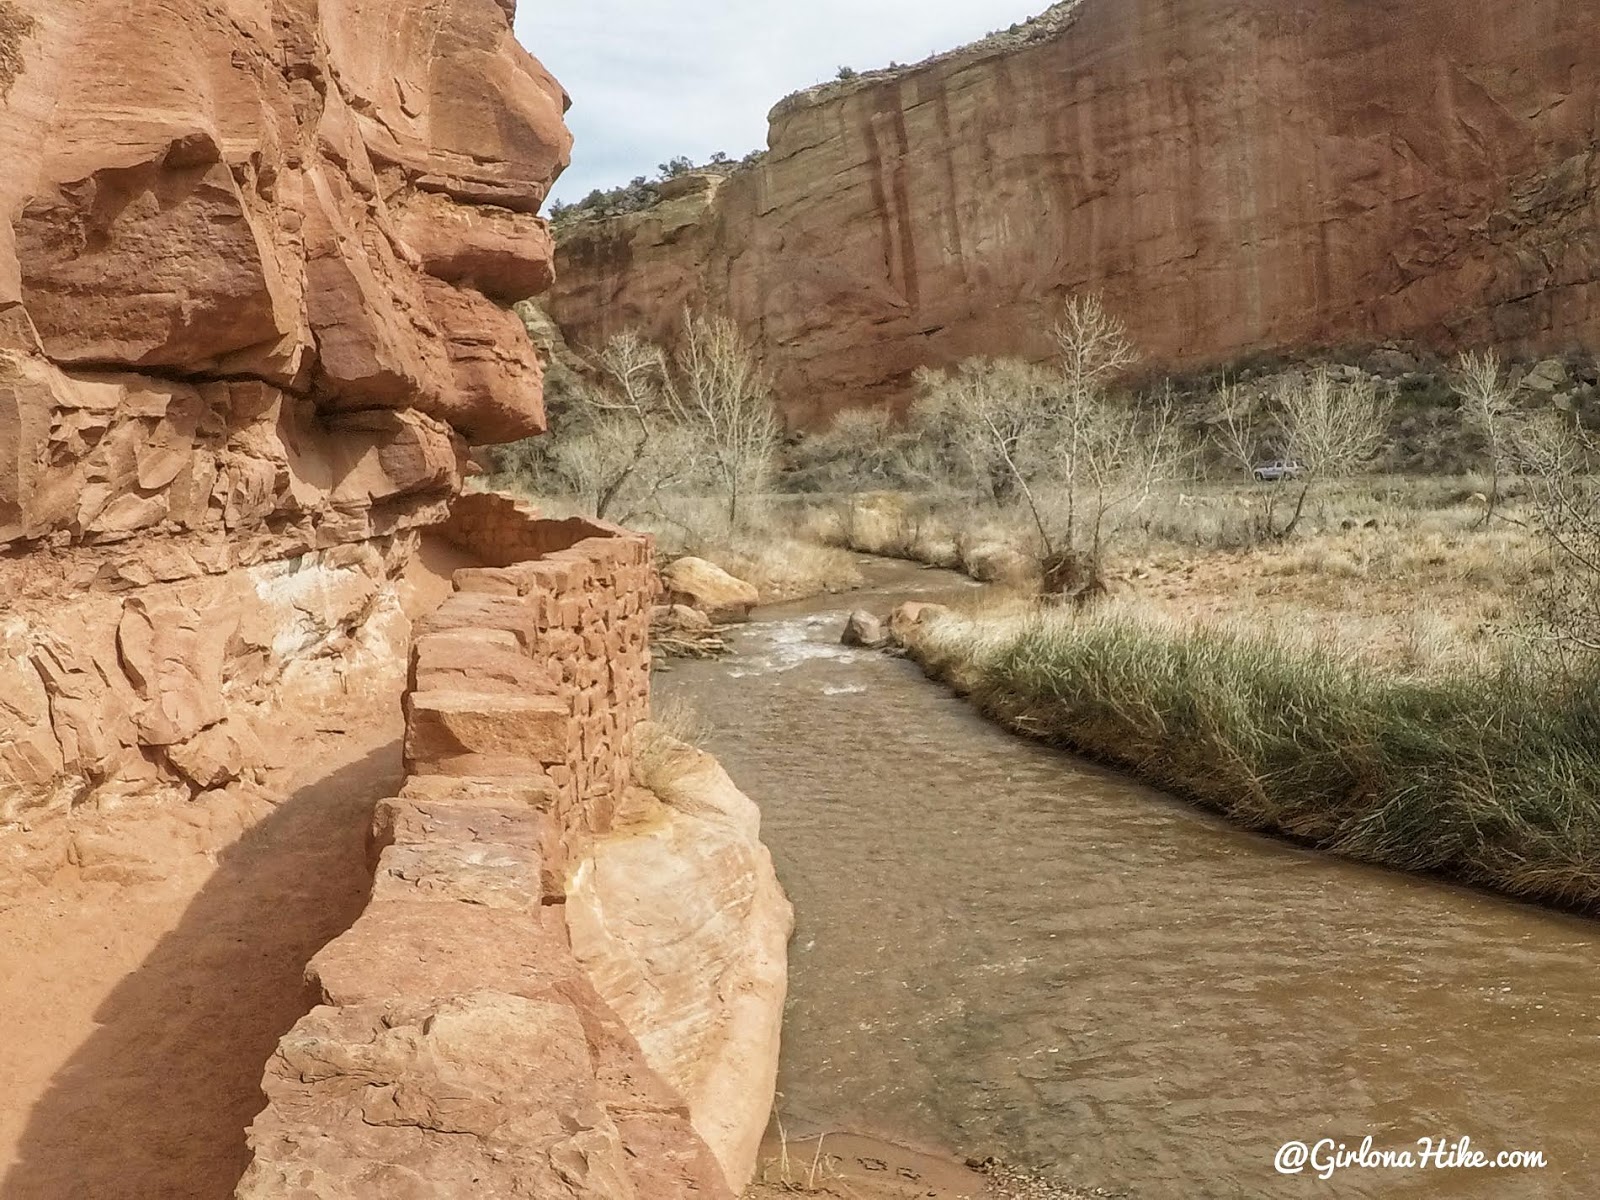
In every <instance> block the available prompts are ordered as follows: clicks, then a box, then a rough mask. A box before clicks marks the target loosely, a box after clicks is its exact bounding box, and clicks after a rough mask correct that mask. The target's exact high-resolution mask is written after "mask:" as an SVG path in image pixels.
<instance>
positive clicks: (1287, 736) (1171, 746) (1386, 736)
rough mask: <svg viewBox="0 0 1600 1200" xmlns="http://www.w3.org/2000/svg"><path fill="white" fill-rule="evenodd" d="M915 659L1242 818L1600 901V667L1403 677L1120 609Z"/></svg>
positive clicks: (1512, 658)
mask: <svg viewBox="0 0 1600 1200" xmlns="http://www.w3.org/2000/svg"><path fill="white" fill-rule="evenodd" d="M1427 636H1428V633H1427V631H1426V630H1419V637H1421V638H1423V639H1426V637H1427ZM917 653H918V656H919V658H921V659H922V661H923V662H924V664H925V665H926V666H927V667H928V668H929V669H930V670H931V671H933V672H934V673H936V674H940V675H943V676H947V677H948V676H959V678H960V681H961V683H962V685H963V687H964V690H969V691H970V692H971V694H972V695H973V698H974V699H975V701H976V702H977V703H978V704H979V705H980V707H982V708H983V709H984V710H985V711H986V712H988V713H989V714H990V715H992V716H994V717H996V718H997V719H999V720H1001V721H1002V722H1004V723H1005V724H1007V725H1009V726H1010V727H1011V728H1013V729H1015V730H1017V731H1019V732H1023V733H1027V734H1029V735H1032V736H1035V737H1039V738H1042V739H1045V740H1048V741H1051V742H1054V743H1058V744H1060V745H1063V746H1067V747H1070V748H1071V749H1073V750H1076V751H1078V752H1080V753H1084V754H1087V755H1090V756H1092V757H1095V758H1098V759H1101V760H1103V761H1106V762H1108V763H1113V764H1115V765H1117V766H1119V767H1122V768H1124V769H1126V770H1129V771H1131V772H1132V773H1134V774H1136V775H1138V776H1139V777H1141V778H1143V779H1145V780H1147V781H1149V782H1151V783H1153V784H1155V785H1157V786H1159V787H1162V788H1166V789H1169V790H1172V791H1175V792H1177V793H1179V794H1182V795H1186V796H1188V797H1190V798H1192V799H1194V800H1196V801H1198V802H1199V803H1202V804H1204V805H1206V806H1208V807H1211V808H1214V809H1216V810H1218V811H1219V812H1221V813H1223V814H1225V815H1226V816H1228V817H1229V818H1231V819H1232V820H1235V821H1237V822H1239V823H1240V824H1242V825H1245V826H1247V827H1249V828H1252V829H1261V830H1267V831H1271V832H1275V833H1280V834H1285V835H1287V836H1290V837H1293V838H1296V839H1298V840H1302V841H1305V842H1307V843H1309V844H1312V845H1315V846H1317V847H1320V848H1323V849H1326V850H1330V851H1333V852H1335V853H1338V854H1342V855H1346V856H1348V857H1351V858H1356V859H1361V860H1363V861H1366V862H1372V863H1377V864H1381V865H1384V866H1389V867H1396V868H1400V869H1405V870H1415V871H1428V872H1438V873H1441V874H1445V875H1449V876H1452V877H1455V878H1458V879H1462V880H1464V881H1466V882H1469V883H1474V884H1480V885H1483V886H1486V887H1491V888H1494V889H1497V890H1499V891H1503V892H1506V893H1508V894H1511V895H1515V896H1525V897H1529V898H1532V899H1537V900H1542V901H1547V902H1551V903H1555V904H1561V905H1574V906H1579V907H1583V908H1593V907H1596V906H1600V678H1597V676H1596V674H1595V673H1594V672H1593V671H1590V672H1588V673H1583V674H1573V675H1557V674H1551V673H1548V672H1546V671H1545V670H1544V669H1543V668H1542V667H1541V666H1540V664H1538V663H1535V662H1532V661H1530V660H1529V659H1528V658H1527V657H1526V656H1522V655H1515V654H1512V655H1506V656H1502V657H1500V658H1498V659H1496V660H1492V661H1488V662H1485V663H1482V664H1479V665H1477V666H1475V667H1471V668H1463V669H1460V670H1457V671H1452V672H1448V673H1443V674H1436V675H1429V676H1420V677H1402V676H1398V675H1395V674H1392V673H1388V672H1380V671H1373V670H1371V669H1369V668H1368V667H1366V666H1364V665H1363V664H1361V663H1360V662H1359V661H1358V660H1357V659H1356V658H1355V657H1354V656H1353V655H1351V654H1349V653H1347V652H1345V651H1344V650H1342V649H1341V648H1340V647H1339V646H1337V645H1335V644H1332V643H1330V642H1328V641H1326V640H1323V639H1321V638H1320V637H1319V635H1317V634H1312V633H1307V634H1305V635H1303V636H1302V637H1301V638H1300V639H1299V640H1298V641H1297V640H1295V639H1291V638H1288V637H1285V636H1281V635H1274V634H1271V633H1263V632H1261V631H1258V630H1257V631H1245V630H1242V629H1224V628H1216V627H1211V626H1206V625H1199V624H1193V623H1179V622H1176V621H1173V620H1171V619H1169V618H1165V617H1162V616H1160V615H1156V614H1151V613H1148V612H1146V613H1131V612H1129V611H1128V610H1127V609H1126V608H1119V607H1117V606H1109V607H1107V608H1105V609H1103V610H1101V611H1099V612H1097V613H1094V614H1092V615H1085V616H1074V615H1072V614H1070V613H1064V612H1060V611H1055V612H1039V613H1035V614H1034V615H1033V616H1032V617H1031V618H1028V619H1024V620H1017V619H1015V618H1012V619H1009V620H1008V621H1006V622H1005V623H1003V624H1000V625H998V626H995V625H990V624H988V623H986V622H984V621H981V620H979V621H974V620H972V619H970V618H962V617H950V618H946V619H944V620H942V621H935V622H934V623H933V624H932V626H931V628H930V629H929V631H928V633H927V636H926V638H925V639H924V641H923V644H922V645H921V646H920V647H918V648H917Z"/></svg>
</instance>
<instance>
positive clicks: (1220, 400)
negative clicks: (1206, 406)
mask: <svg viewBox="0 0 1600 1200" xmlns="http://www.w3.org/2000/svg"><path fill="white" fill-rule="evenodd" d="M1212 406H1213V408H1214V409H1215V410H1216V414H1217V415H1216V419H1215V420H1213V421H1212V423H1211V426H1210V431H1209V432H1210V436H1211V441H1212V443H1213V444H1214V445H1215V446H1216V447H1217V449H1218V450H1219V451H1220V452H1221V453H1222V455H1223V457H1224V458H1226V459H1227V460H1228V461H1229V462H1232V463H1234V464H1236V465H1237V466H1238V467H1239V468H1240V470H1242V471H1243V472H1244V474H1245V477H1246V478H1248V477H1249V476H1250V475H1251V474H1252V473H1253V472H1254V471H1255V468H1256V465H1257V462H1258V461H1259V460H1258V459H1257V457H1256V452H1257V449H1258V447H1259V446H1260V444H1261V430H1260V427H1259V424H1258V422H1257V413H1256V403H1255V399H1254V397H1252V396H1251V395H1250V394H1249V393H1247V392H1246V391H1245V389H1244V388H1243V387H1241V386H1240V385H1239V384H1238V383H1236V382H1230V381H1229V380H1227V379H1224V380H1223V381H1222V382H1221V383H1219V384H1218V385H1217V388H1216V391H1215V392H1214V393H1213V394H1212Z"/></svg>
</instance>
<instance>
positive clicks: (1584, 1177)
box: [657, 563, 1600, 1200]
mask: <svg viewBox="0 0 1600 1200" xmlns="http://www.w3.org/2000/svg"><path fill="white" fill-rule="evenodd" d="M867 570H868V573H869V575H870V577H871V586H870V588H869V590H868V591H867V592H865V593H856V594H854V595H851V596H848V597H833V598H824V599H821V600H815V601H809V602H805V603H801V604H797V605H791V606H787V607H783V608H776V609H771V610H767V611H765V612H763V613H760V614H758V619H757V621H756V622H755V623H753V624H752V625H750V626H749V627H747V628H744V629H742V630H740V631H739V632H738V633H736V634H735V635H734V637H733V642H734V645H735V649H736V654H735V656H734V657H732V658H729V659H726V660H723V661H720V662H712V663H690V664H678V665H675V666H674V667H673V669H672V670H671V671H669V672H665V673H663V674H662V676H661V677H660V678H659V680H658V684H657V687H658V692H659V694H660V695H661V696H663V697H673V696H677V697H681V698H683V699H685V700H687V701H689V702H690V703H692V704H693V705H694V707H695V708H697V709H698V710H699V711H700V713H701V714H702V715H703V716H704V717H705V718H706V719H707V720H708V721H709V722H710V724H711V725H712V727H713V729H714V732H713V734H712V736H711V738H710V742H709V747H708V748H710V749H711V750H712V751H714V752H715V753H716V754H717V755H718V756H719V757H721V759H722V760H723V762H724V764H725V765H726V766H727V768H728V770H729V771H730V772H731V773H732V775H733V777H734V778H735V779H736V780H737V781H738V782H739V783H740V785H741V786H742V787H743V788H744V790H745V791H746V792H748V793H749V794H750V795H751V796H752V797H754V798H755V799H756V800H757V801H759V802H760V804H761V807H762V809H763V812H764V821H765V825H764V835H765V837H766V840H767V842H768V844H769V845H770V846H771V847H772V851H773V854H774V857H775V858H776V860H777V865H778V871H779V874H780V876H781V877H782V879H783V882H784V884H785V886H786V887H787V888H788V890H789V893H790V895H791V897H792V898H793V900H794V903H795V908H796V910H797V915H798V928H797V932H796V936H795V941H794V945H793V948H792V952H791V981H790V999H789V1006H788V1012H787V1022H786V1028H785V1039H786V1040H785V1045H784V1061H783V1068H782V1077H781V1080H780V1085H779V1086H780V1090H781V1092H782V1099H781V1102H780V1105H781V1111H782V1112H783V1114H784V1115H785V1119H786V1122H787V1123H788V1125H789V1127H790V1129H791V1131H793V1130H795V1129H800V1130H805V1129H831V1128H841V1129H843V1128H849V1129H855V1130H858V1131H861V1132H865V1133H872V1134H877V1135H880V1136H886V1137H890V1138H893V1139H899V1140H902V1141H908V1142H911V1143H918V1144H923V1145H929V1146H937V1147H943V1148H947V1149H949V1150H952V1151H955V1152H957V1153H959V1154H995V1155H997V1156H999V1157H1001V1158H1004V1159H1007V1160H1009V1161H1015V1162H1019V1163H1022V1164H1026V1165H1030V1166H1035V1167H1044V1168H1049V1169H1051V1170H1052V1171H1053V1172H1054V1173H1056V1174H1059V1175H1060V1176H1062V1177H1063V1178H1065V1179H1067V1180H1069V1181H1071V1182H1075V1183H1078V1184H1081V1185H1088V1186H1099V1187H1103V1188H1106V1189H1107V1190H1108V1191H1111V1192H1113V1193H1116V1194H1124V1193H1126V1194H1129V1195H1134V1196H1140V1197H1155V1198H1165V1197H1182V1198H1188V1197H1228V1198H1233V1197H1255V1196H1297V1195H1306V1196H1311V1195H1317V1196H1335V1197H1369V1196H1370V1197H1424V1196H1426V1197H1435V1196H1438V1197H1443V1196H1450V1197H1484V1198H1493V1200H1501V1198H1507V1197H1510V1198H1516V1197H1564V1196H1573V1197H1584V1196H1595V1195H1600V1133H1597V1132H1596V1129H1595V1125H1596V1117H1597V1116H1600V1100H1597V1098H1596V1089H1597V1087H1600V1036H1597V1035H1600V925H1597V924H1595V923H1594V922H1591V921H1588V920H1585V919H1581V918H1577V917H1571V916H1565V915H1561V914H1556V913H1550V912H1546V911H1542V910H1540V909H1537V908H1533V907H1528V906H1523V905H1519V904H1515V903H1511V902H1509V901H1505V900H1501V899H1497V898H1495V897H1492V896H1488V895H1484V894H1480V893H1476V892H1473V891H1470V890H1467V889H1463V888H1457V887H1453V886H1450V885H1448V884H1444V883H1440V882H1438V881H1434V880H1428V879H1421V878H1413V877H1410V876H1406V875H1402V874H1395V873H1390V872H1386V871H1381V870H1377V869H1370V868H1366V867H1363V866H1360V865H1356V864H1352V863H1348V862H1342V861H1340V860H1338V859H1334V858H1331V857H1328V856H1325V855H1322V854H1318V853H1313V852H1310V851H1304V850H1300V849H1297V848H1295V847H1292V846H1289V845H1285V844H1283V843H1280V842H1276V841H1273V840H1271V839H1268V838H1264V837H1258V836H1255V835H1252V834H1248V833H1244V832H1241V831H1238V830H1236V829H1233V828H1231V827H1229V826H1227V825H1226V824H1224V823H1222V822H1220V821H1218V820H1215V819H1213V818H1211V817H1210V816H1208V815H1206V814H1204V813H1202V812H1200V811H1197V810H1196V809H1194V808H1193V807H1191V806H1189V805H1187V804H1185V803H1182V802H1179V801H1176V800H1173V799H1171V798H1169V797H1166V796H1163V795H1162V794H1161V793H1159V792H1155V791H1152V790H1150V789H1148V788H1145V787H1142V786H1140V785H1138V784H1136V783H1133V782H1131V781H1129V780H1128V779H1126V778H1124V777H1122V776H1120V775H1117V774H1115V773H1113V772H1110V771H1106V770H1102V769H1100V768H1098V767H1095V766H1093V765H1090V764H1088V763H1085V762H1082V761H1080V760H1077V759H1074V758H1072V757H1070V756H1067V755H1064V754H1060V753H1057V752H1055V751H1052V750H1049V749H1046V748H1043V747H1040V746H1037V745H1034V744H1031V743H1029V742H1027V741H1024V740H1022V739H1019V738H1016V737H1013V736H1011V735H1010V734H1008V733H1006V732H1004V731H1002V730H1001V729H999V728H998V727H996V726H994V725H991V724H989V723H988V722H986V721H985V720H983V719H982V718H980V717H979V716H977V715H976V714H975V713H974V712H973V711H972V710H971V709H970V708H969V707H968V706H967V704H966V703H965V702H963V701H961V700H959V699H956V698H954V697H953V696H951V695H950V694H949V693H948V692H947V691H946V690H945V689H943V688H942V687H939V686H936V685H934V684H932V683H930V682H928V681H926V680H925V679H924V678H923V677H922V675H921V673H920V672H919V671H918V670H917V669H916V668H915V667H914V666H912V665H911V664H909V663H906V662H904V661H899V660H896V659H892V658H889V657H886V656H883V655H879V654H875V653H870V652H866V651H855V650H847V649H844V648H842V647H841V646H839V645H838V637H839V632H840V629H841V627H842V625H843V621H844V618H845V615H846V614H847V613H848V611H849V610H850V609H851V608H856V607H866V608H869V609H875V610H880V611H884V612H886V611H887V610H888V609H889V608H890V607H892V604H893V602H894V601H896V600H898V599H903V598H913V597H923V598H927V597H929V596H930V595H931V596H933V597H934V598H937V596H938V595H939V594H941V593H948V592H951V591H955V590H960V589H961V588H963V587H965V586H968V585H966V584H965V583H964V582H963V581H961V580H958V579H957V578H956V577H954V576H951V575H947V574H944V573H941V572H933V571H925V570H921V569H918V568H915V567H912V566H907V565H901V564H889V563H871V564H869V566H868V567H867ZM1368 1134H1370V1135H1371V1136H1372V1138H1373V1145H1374V1147H1375V1148H1377V1149H1395V1150H1401V1149H1409V1150H1411V1151H1413V1152H1416V1151H1417V1150H1418V1145H1417V1142H1418V1139H1420V1138H1423V1137H1431V1138H1433V1139H1435V1140H1436V1141H1437V1140H1438V1139H1441V1138H1446V1139H1449V1140H1450V1141H1452V1142H1453V1141H1455V1140H1456V1139H1459V1138H1460V1137H1462V1136H1468V1137H1470V1138H1471V1139H1472V1148H1474V1149H1482V1150H1485V1151H1486V1152H1488V1153H1489V1155H1490V1156H1491V1157H1492V1156H1493V1155H1494V1154H1495V1153H1496V1152H1498V1151H1500V1150H1537V1151H1542V1152H1544V1154H1545V1156H1546V1158H1547V1159H1548V1160H1549V1162H1550V1164H1551V1165H1550V1166H1549V1167H1547V1168H1545V1169H1543V1170H1531V1171H1508V1170H1493V1169H1485V1170H1468V1169H1442V1168H1437V1167H1429V1168H1426V1169H1423V1168H1418V1169H1413V1170H1409V1171H1408V1170H1403V1169H1370V1170H1358V1169H1351V1170H1345V1171H1341V1172H1339V1173H1338V1174H1336V1175H1335V1176H1334V1177H1333V1178H1332V1179H1331V1180H1330V1181H1329V1182H1327V1183H1322V1182H1319V1181H1317V1180H1316V1179H1315V1178H1314V1177H1312V1176H1311V1173H1310V1172H1308V1173H1307V1174H1306V1175H1305V1176H1301V1177H1298V1178H1290V1177H1284V1176H1280V1175H1278V1174H1277V1173H1276V1172H1275V1171H1274V1169H1273V1162H1274V1156H1275V1154H1276V1152H1277V1151H1278V1149H1279V1147H1280V1146H1281V1145H1282V1144H1283V1143H1285V1142H1288V1141H1290V1140H1300V1141H1304V1142H1307V1143H1314V1142H1316V1141H1317V1140H1318V1139H1321V1138H1332V1139H1334V1140H1335V1141H1336V1142H1344V1143H1346V1144H1347V1145H1348V1146H1349V1147H1350V1148H1351V1149H1355V1148H1356V1147H1358V1146H1359V1145H1360V1143H1361V1141H1362V1139H1363V1137H1365V1136H1366V1135H1368Z"/></svg>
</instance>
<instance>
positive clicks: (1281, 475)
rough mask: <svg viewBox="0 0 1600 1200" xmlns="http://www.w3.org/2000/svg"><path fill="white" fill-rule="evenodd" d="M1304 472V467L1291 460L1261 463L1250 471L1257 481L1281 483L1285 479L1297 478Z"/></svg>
mask: <svg viewBox="0 0 1600 1200" xmlns="http://www.w3.org/2000/svg"><path fill="white" fill-rule="evenodd" d="M1305 473H1306V469H1305V468H1304V467H1302V466H1301V465H1300V464H1299V463H1297V462H1292V461H1291V462H1283V461H1278V462H1266V463H1262V464H1261V465H1260V466H1258V467H1257V468H1256V469H1255V470H1254V471H1253V472H1252V474H1254V475H1255V477H1256V482H1257V483H1282V482H1283V481H1284V480H1286V479H1299V478H1300V476H1302V475H1304V474H1305Z"/></svg>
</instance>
